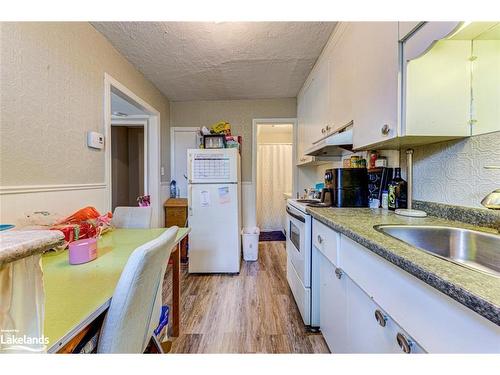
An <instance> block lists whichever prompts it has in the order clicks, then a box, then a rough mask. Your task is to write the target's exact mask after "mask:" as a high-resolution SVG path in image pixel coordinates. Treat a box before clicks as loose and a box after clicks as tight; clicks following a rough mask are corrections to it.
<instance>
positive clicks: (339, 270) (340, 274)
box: [335, 268, 344, 280]
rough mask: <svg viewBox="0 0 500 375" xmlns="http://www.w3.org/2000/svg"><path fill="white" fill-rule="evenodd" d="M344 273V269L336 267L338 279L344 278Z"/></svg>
mask: <svg viewBox="0 0 500 375" xmlns="http://www.w3.org/2000/svg"><path fill="white" fill-rule="evenodd" d="M343 274H344V272H343V271H342V269H341V268H335V276H337V279H339V280H340V279H341V278H342V275H343Z"/></svg>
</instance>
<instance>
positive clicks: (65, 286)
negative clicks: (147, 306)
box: [42, 228, 190, 353]
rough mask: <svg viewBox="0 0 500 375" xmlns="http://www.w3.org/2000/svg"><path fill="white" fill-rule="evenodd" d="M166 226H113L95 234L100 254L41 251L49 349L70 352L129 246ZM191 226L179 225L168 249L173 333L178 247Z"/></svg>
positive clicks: (176, 328)
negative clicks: (78, 258) (79, 256)
mask: <svg viewBox="0 0 500 375" xmlns="http://www.w3.org/2000/svg"><path fill="white" fill-rule="evenodd" d="M166 230H167V228H154V229H124V228H120V229H114V230H112V231H110V232H107V233H104V234H103V235H102V236H101V238H100V239H99V240H98V257H97V258H96V259H95V260H93V261H91V262H88V263H84V264H78V265H70V264H69V261H68V251H59V252H54V253H50V252H48V253H45V254H44V255H43V256H42V269H43V284H44V289H45V302H44V304H45V310H44V336H45V337H46V338H47V341H48V345H47V352H48V353H55V352H70V351H71V349H72V348H74V346H75V345H76V344H72V343H73V342H75V343H76V341H77V339H81V338H82V337H83V336H84V334H85V332H86V331H87V328H88V327H90V326H91V324H92V323H93V322H94V321H95V320H96V319H97V318H99V317H102V315H103V314H104V313H105V312H106V310H107V309H108V307H109V305H110V302H111V298H112V296H113V293H114V290H115V287H116V285H117V283H118V280H119V278H120V275H121V273H122V271H123V269H124V267H125V265H126V264H127V260H128V259H129V257H130V255H131V254H132V252H133V251H134V250H135V249H136V248H138V247H139V246H141V245H143V244H145V243H147V242H149V241H152V240H153V239H155V238H157V237H158V236H159V235H161V234H162V233H163V232H164V231H166ZM189 231H190V229H189V228H179V230H178V232H177V236H176V239H175V242H174V247H173V248H172V249H166V251H171V254H170V259H171V261H172V263H173V266H172V271H173V272H172V286H173V288H172V306H171V309H172V315H171V317H172V336H178V335H179V332H180V250H179V244H180V242H181V241H182V239H183V238H185V237H186V236H187V235H188V233H189Z"/></svg>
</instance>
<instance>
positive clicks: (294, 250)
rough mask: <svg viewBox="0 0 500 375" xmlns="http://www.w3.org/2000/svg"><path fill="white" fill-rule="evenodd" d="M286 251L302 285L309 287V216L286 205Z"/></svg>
mask: <svg viewBox="0 0 500 375" xmlns="http://www.w3.org/2000/svg"><path fill="white" fill-rule="evenodd" d="M286 212H287V234H286V251H287V257H288V258H289V259H290V262H291V263H292V265H293V267H294V268H295V271H296V272H297V275H298V276H299V278H300V280H301V282H302V283H303V284H304V287H306V288H309V287H310V267H311V263H310V262H311V257H310V254H309V253H310V239H309V240H308V237H310V236H309V232H310V228H309V227H310V224H311V223H310V216H309V215H307V214H304V213H303V212H300V211H299V210H297V209H295V208H294V207H292V206H290V205H287V207H286Z"/></svg>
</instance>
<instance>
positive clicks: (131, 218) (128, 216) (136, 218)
mask: <svg viewBox="0 0 500 375" xmlns="http://www.w3.org/2000/svg"><path fill="white" fill-rule="evenodd" d="M111 223H112V224H113V226H114V227H116V228H151V207H150V206H149V207H116V208H115V211H114V212H113V219H112V220H111Z"/></svg>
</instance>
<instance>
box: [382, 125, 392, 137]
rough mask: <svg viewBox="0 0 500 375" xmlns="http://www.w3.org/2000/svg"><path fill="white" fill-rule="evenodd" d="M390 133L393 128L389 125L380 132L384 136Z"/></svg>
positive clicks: (384, 126)
mask: <svg viewBox="0 0 500 375" xmlns="http://www.w3.org/2000/svg"><path fill="white" fill-rule="evenodd" d="M390 131H391V128H390V127H389V125H387V124H384V125H383V126H382V128H381V129H380V132H381V133H382V135H388V134H389V132H390Z"/></svg>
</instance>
